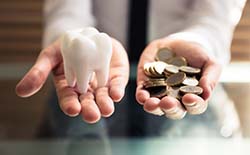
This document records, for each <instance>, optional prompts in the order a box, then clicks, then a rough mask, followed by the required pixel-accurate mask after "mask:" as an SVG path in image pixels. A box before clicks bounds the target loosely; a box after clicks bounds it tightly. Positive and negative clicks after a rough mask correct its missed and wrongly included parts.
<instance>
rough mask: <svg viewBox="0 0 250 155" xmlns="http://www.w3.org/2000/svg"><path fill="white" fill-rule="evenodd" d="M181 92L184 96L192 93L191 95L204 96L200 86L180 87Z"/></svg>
mask: <svg viewBox="0 0 250 155" xmlns="http://www.w3.org/2000/svg"><path fill="white" fill-rule="evenodd" d="M180 92H181V93H182V94H187V93H191V94H196V95H200V94H202V92H203V89H202V88H201V87H199V86H182V87H180Z"/></svg>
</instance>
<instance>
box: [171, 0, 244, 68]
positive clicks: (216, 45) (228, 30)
mask: <svg viewBox="0 0 250 155" xmlns="http://www.w3.org/2000/svg"><path fill="white" fill-rule="evenodd" d="M244 4H245V0H221V1H211V0H202V1H197V4H195V5H194V8H193V11H192V14H191V15H190V16H189V18H190V19H189V25H187V28H186V29H185V30H183V31H181V32H179V33H175V34H172V35H170V36H169V37H171V38H176V39H183V40H186V41H191V42H196V43H199V44H201V45H202V46H203V47H204V48H205V49H206V51H207V54H208V55H210V56H211V57H214V58H215V59H217V60H218V62H220V63H221V64H223V65H225V64H227V63H228V62H229V60H230V45H231V40H232V36H233V31H234V28H235V26H236V25H237V23H238V22H239V19H240V17H241V13H242V10H243V7H244Z"/></svg>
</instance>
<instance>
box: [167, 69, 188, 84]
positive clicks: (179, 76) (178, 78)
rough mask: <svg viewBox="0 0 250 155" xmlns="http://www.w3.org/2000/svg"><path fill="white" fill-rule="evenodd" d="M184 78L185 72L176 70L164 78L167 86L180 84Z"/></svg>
mask: <svg viewBox="0 0 250 155" xmlns="http://www.w3.org/2000/svg"><path fill="white" fill-rule="evenodd" d="M185 78H186V74H185V73H183V72H178V73H176V74H172V75H170V76H169V77H168V79H167V80H166V82H167V84H168V85H169V86H177V85H180V84H181V83H182V82H183V81H184V80H185Z"/></svg>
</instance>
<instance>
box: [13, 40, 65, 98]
mask: <svg viewBox="0 0 250 155" xmlns="http://www.w3.org/2000/svg"><path fill="white" fill-rule="evenodd" d="M61 60H62V58H61V54H60V48H59V43H58V42H55V43H53V44H52V45H51V46H49V47H48V48H45V49H44V50H42V51H41V53H40V55H39V56H38V58H37V61H36V63H35V64H34V65H33V67H32V68H31V69H30V70H29V71H28V73H27V74H26V75H25V76H24V77H23V79H22V80H21V81H20V82H19V83H18V84H17V85H16V94H17V95H18V96H20V97H29V96H31V95H33V94H35V93H36V92H38V91H39V90H40V88H41V87H42V86H43V85H44V83H45V81H46V79H47V77H48V75H49V73H50V71H51V70H52V69H53V68H54V67H55V66H57V65H58V64H59V63H60V61H61Z"/></svg>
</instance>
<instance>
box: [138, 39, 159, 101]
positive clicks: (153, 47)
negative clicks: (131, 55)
mask: <svg viewBox="0 0 250 155" xmlns="http://www.w3.org/2000/svg"><path fill="white" fill-rule="evenodd" d="M158 46H159V44H158V42H157V41H154V42H152V43H150V44H149V45H148V46H147V47H146V48H145V50H144V51H143V52H142V55H141V58H140V61H139V64H138V67H137V89H136V94H135V96H136V100H137V101H138V102H139V103H140V104H144V103H145V101H146V100H147V99H148V98H149V97H150V95H149V93H148V91H146V90H145V89H143V83H144V81H146V80H147V79H148V77H147V76H146V75H145V74H144V64H145V63H148V62H152V61H154V55H155V54H156V52H157V49H158Z"/></svg>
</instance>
